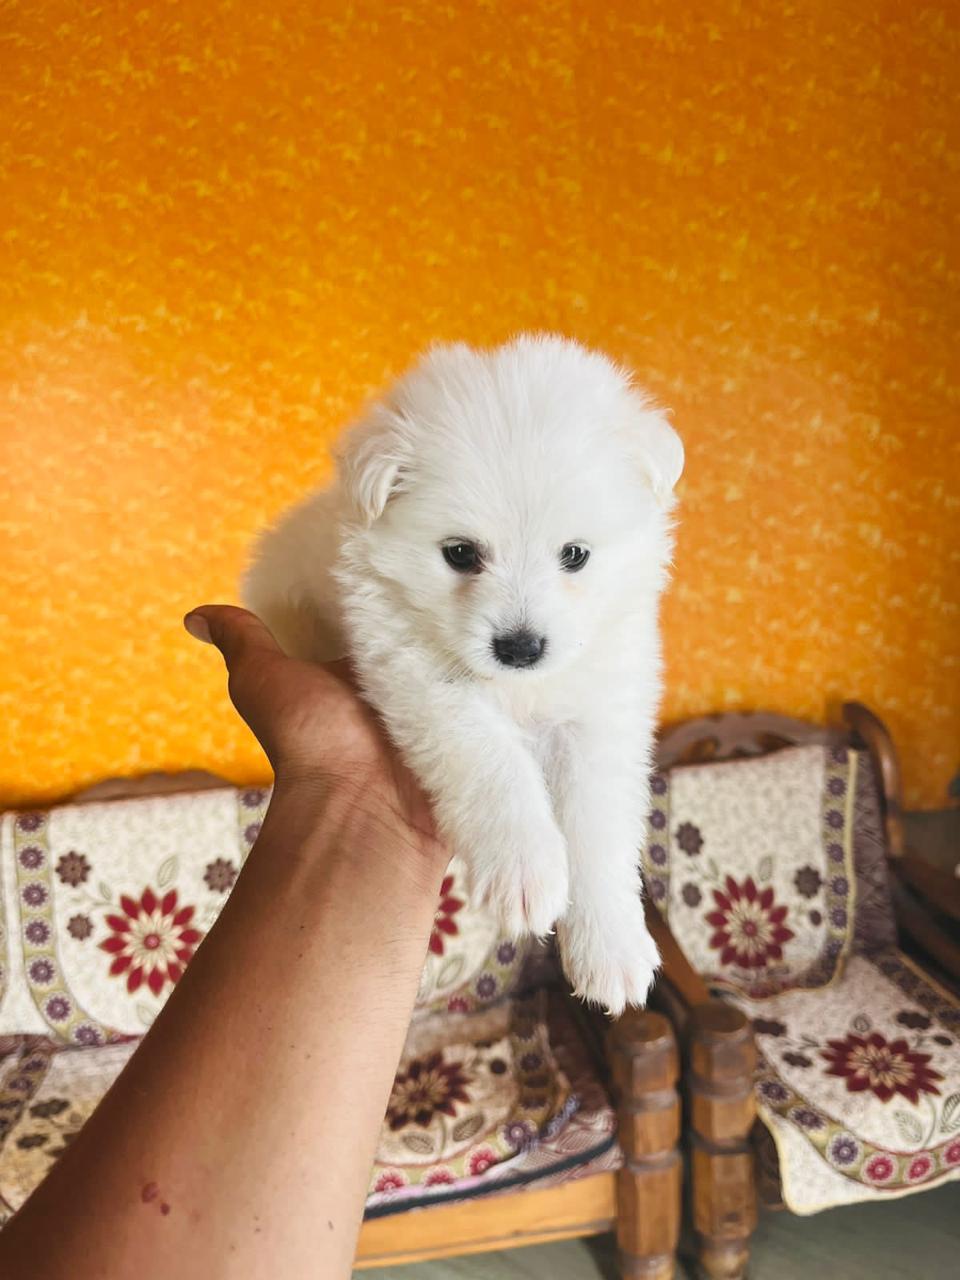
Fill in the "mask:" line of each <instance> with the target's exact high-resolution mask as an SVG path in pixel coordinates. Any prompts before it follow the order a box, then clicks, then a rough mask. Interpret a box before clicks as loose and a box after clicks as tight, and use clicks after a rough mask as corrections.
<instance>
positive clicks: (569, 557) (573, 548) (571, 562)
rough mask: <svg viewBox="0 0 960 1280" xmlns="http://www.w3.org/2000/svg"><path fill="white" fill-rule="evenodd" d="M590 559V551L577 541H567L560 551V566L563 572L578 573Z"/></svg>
mask: <svg viewBox="0 0 960 1280" xmlns="http://www.w3.org/2000/svg"><path fill="white" fill-rule="evenodd" d="M589 559H590V551H589V548H587V547H582V546H581V545H580V543H579V542H568V543H567V545H566V546H565V547H564V548H563V550H562V551H561V552H560V568H561V569H563V570H564V572H565V573H579V572H580V570H581V569H582V568H583V566H584V565H585V564H586V563H587V561H588V560H589Z"/></svg>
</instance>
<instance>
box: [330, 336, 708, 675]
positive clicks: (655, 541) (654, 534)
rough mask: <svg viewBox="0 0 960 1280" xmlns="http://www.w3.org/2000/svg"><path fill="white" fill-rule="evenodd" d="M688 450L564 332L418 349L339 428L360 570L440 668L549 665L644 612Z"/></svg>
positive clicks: (536, 670) (472, 670)
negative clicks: (398, 374) (418, 357)
mask: <svg viewBox="0 0 960 1280" xmlns="http://www.w3.org/2000/svg"><path fill="white" fill-rule="evenodd" d="M682 469H683V447H682V445H681V443H680V440H679V438H678V437H677V435H676V433H675V432H674V430H673V428H672V427H671V426H670V425H669V423H668V422H667V420H666V418H665V417H664V415H663V413H662V412H661V411H660V410H659V409H657V408H656V407H655V406H653V405H652V404H651V403H650V401H649V400H648V399H647V397H646V396H644V395H643V393H642V392H640V391H638V390H637V389H636V388H634V387H633V386H632V385H631V382H630V379H629V377H628V376H627V374H626V373H624V372H623V371H622V370H621V369H619V368H618V367H617V366H615V365H614V364H613V363H612V362H611V361H609V360H608V359H607V358H606V357H604V356H602V355H599V354H596V353H594V352H590V351H586V350H585V349H584V348H582V347H580V346H578V345H577V344H576V343H573V342H569V341H565V340H563V339H560V338H541V337H521V338H518V339H516V340H515V341H513V342H511V343H508V344H507V345H505V346H503V347H500V348H497V349H496V350H494V351H490V352H479V351H474V350H471V349H470V348H468V347H465V346H462V345H457V346H445V347H436V348H434V349H433V350H432V351H430V352H429V353H428V354H427V355H426V356H425V357H424V359H423V360H422V361H421V363H420V364H419V365H418V366H417V367H416V368H414V369H413V370H412V371H411V372H410V373H408V374H407V375H406V376H405V377H404V378H402V379H401V380H400V381H399V382H398V383H397V384H396V385H395V386H394V387H393V389H392V390H391V391H390V392H389V393H388V394H387V396H386V397H385V398H384V399H383V400H382V401H380V402H379V403H378V404H377V405H375V406H374V407H373V409H372V410H371V411H370V412H369V413H368V415H367V417H366V418H365V419H364V421H363V422H362V423H361V424H359V425H358V426H357V427H356V428H354V429H353V431H351V432H349V433H348V435H347V437H346V438H345V442H344V446H343V448H342V450H341V457H340V471H341V477H342V483H343V486H344V489H345V491H346V494H347V497H348V501H349V504H350V508H351V520H352V524H353V529H354V533H355V536H356V537H357V538H358V539H360V540H361V541H362V543H363V545H364V549H365V556H366V559H367V562H368V564H369V567H370V569H371V570H372V571H373V572H374V573H376V574H377V575H378V576H380V577H381V578H383V579H386V580H388V581H389V582H390V583H391V584H392V586H393V588H394V591H393V596H394V600H395V602H396V607H397V608H398V609H401V610H403V611H404V612H405V613H406V614H407V615H408V617H409V620H410V621H411V624H412V628H413V632H414V634H415V635H416V637H417V639H418V641H421V642H423V643H425V644H427V645H428V646H429V647H430V648H431V650H432V651H433V652H434V653H435V654H436V657H437V660H438V663H439V664H441V665H442V666H444V667H445V668H446V669H447V670H448V671H452V672H459V673H462V674H469V675H471V676H474V677H481V678H494V679H499V680H518V679H525V678H531V677H533V676H534V675H536V674H547V673H550V672H553V671H557V670H559V669H561V668H562V667H563V666H565V665H566V664H568V663H570V662H571V661H573V660H574V659H575V658H576V657H577V656H578V655H579V654H580V653H582V652H583V651H584V649H585V648H586V646H588V645H590V644H594V643H600V644H602V641H603V635H604V630H605V628H608V627H609V626H611V625H612V624H613V623H614V622H615V621H616V618H617V617H618V616H619V615H620V614H621V613H622V612H623V611H624V610H625V609H627V608H630V607H631V606H635V607H653V605H654V603H655V599H656V594H657V592H658V590H659V588H660V586H661V583H662V580H663V575H664V570H665V565H666V561H667V558H668V556H669V549H670V540H669V510H670V508H671V506H672V503H673V488H674V485H675V484H676V482H677V480H678V479H679V477H680V473H681V471H682Z"/></svg>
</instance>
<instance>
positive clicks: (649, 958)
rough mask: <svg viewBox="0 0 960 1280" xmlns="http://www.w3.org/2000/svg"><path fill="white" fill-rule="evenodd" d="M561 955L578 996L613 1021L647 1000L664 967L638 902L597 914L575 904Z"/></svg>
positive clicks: (562, 935)
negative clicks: (628, 1008)
mask: <svg viewBox="0 0 960 1280" xmlns="http://www.w3.org/2000/svg"><path fill="white" fill-rule="evenodd" d="M557 933H558V936H559V939H560V956H561V959H562V961H563V970H564V973H566V975H567V977H568V979H569V980H570V983H571V984H572V986H573V989H574V992H575V994H576V995H578V996H579V997H580V998H581V999H582V1000H587V1001H589V1002H590V1003H591V1004H598V1005H600V1006H602V1008H604V1009H605V1010H606V1011H607V1013H609V1014H610V1016H611V1017H619V1016H620V1014H621V1013H623V1011H624V1009H625V1008H626V1006H627V1005H636V1006H638V1007H640V1008H642V1007H643V1005H645V1004H646V1002H647V996H648V994H649V992H650V988H651V986H652V985H653V980H654V977H655V976H656V972H657V969H658V968H659V966H660V954H659V952H658V951H657V945H656V943H655V942H654V940H653V938H651V936H650V934H649V933H648V932H647V925H646V921H645V919H644V914H643V904H642V903H641V901H640V898H639V897H637V898H635V899H631V900H629V901H628V902H627V903H626V904H623V903H621V904H619V905H618V906H617V907H615V908H613V909H611V910H610V911H609V913H607V914H604V915H599V914H597V913H596V912H595V911H592V910H590V909H582V910H581V909H578V907H577V904H576V903H574V904H573V907H572V908H571V910H570V912H569V913H568V914H567V917H566V919H564V920H563V921H562V923H561V924H560V926H559V928H558V930H557Z"/></svg>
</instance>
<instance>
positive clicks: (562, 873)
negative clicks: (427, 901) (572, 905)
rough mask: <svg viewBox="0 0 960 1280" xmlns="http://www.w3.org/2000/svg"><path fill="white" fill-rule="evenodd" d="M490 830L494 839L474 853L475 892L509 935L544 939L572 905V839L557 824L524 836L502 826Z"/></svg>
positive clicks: (542, 827)
mask: <svg viewBox="0 0 960 1280" xmlns="http://www.w3.org/2000/svg"><path fill="white" fill-rule="evenodd" d="M488 834H489V836H490V839H485V840H484V841H483V844H482V847H477V846H476V845H475V846H474V849H473V852H472V857H471V867H472V889H473V892H474V894H475V895H476V897H477V899H478V901H480V902H482V903H484V905H485V906H487V907H489V909H490V910H491V911H492V912H493V913H494V914H495V915H496V916H497V918H498V919H499V921H500V925H501V927H502V929H503V931H504V933H505V934H507V936H508V937H512V938H521V937H524V936H525V935H526V934H533V935H534V936H535V937H538V938H542V937H543V936H544V935H545V934H548V933H550V931H551V930H552V929H553V927H554V925H555V924H556V922H557V920H559V918H560V917H561V916H562V915H563V913H564V912H565V911H566V909H567V906H568V894H569V873H568V870H567V846H566V841H565V840H564V838H563V836H562V835H561V834H560V831H559V830H558V829H557V827H555V826H553V825H552V824H544V825H543V826H541V827H537V828H534V829H532V830H530V831H528V832H526V833H524V834H522V835H521V834H520V832H519V831H518V830H516V829H513V830H505V829H502V828H501V829H500V830H499V831H497V830H496V829H492V830H491V831H490V832H489V833H488Z"/></svg>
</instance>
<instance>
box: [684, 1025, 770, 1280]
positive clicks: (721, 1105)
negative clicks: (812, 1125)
mask: <svg viewBox="0 0 960 1280" xmlns="http://www.w3.org/2000/svg"><path fill="white" fill-rule="evenodd" d="M688 1034H689V1046H690V1068H691V1069H690V1072H689V1088H690V1126H691V1134H690V1140H691V1145H692V1151H691V1167H692V1179H693V1221H694V1227H695V1229H696V1232H697V1255H698V1258H699V1260H700V1265H701V1266H702V1267H703V1270H704V1271H705V1273H706V1274H707V1276H709V1277H710V1280H739V1278H740V1277H741V1276H743V1275H744V1274H745V1270H746V1266H747V1259H748V1258H749V1255H750V1237H751V1235H752V1234H753V1230H754V1228H755V1227H756V1225H757V1191H756V1184H755V1179H754V1165H753V1150H752V1148H751V1145H750V1130H751V1129H752V1128H753V1123H754V1119H755V1117H756V1103H755V1101H754V1094H753V1073H754V1068H755V1066H756V1061H757V1051H756V1046H755V1045H754V1042H753V1031H752V1030H751V1027H750V1021H749V1019H748V1018H747V1017H746V1015H745V1014H744V1013H742V1012H741V1010H739V1009H736V1008H734V1007H733V1005H729V1004H723V1003H721V1002H720V1001H719V1000H711V1001H710V1002H709V1003H708V1004H701V1005H698V1006H697V1007H696V1008H695V1009H693V1010H692V1011H691V1013H690V1019H689V1022H688Z"/></svg>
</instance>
